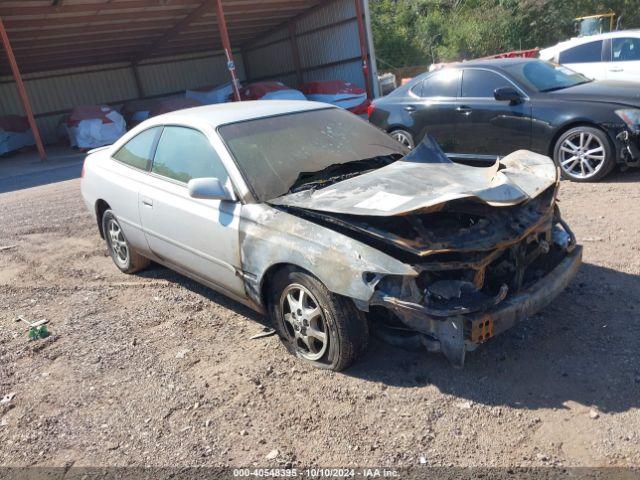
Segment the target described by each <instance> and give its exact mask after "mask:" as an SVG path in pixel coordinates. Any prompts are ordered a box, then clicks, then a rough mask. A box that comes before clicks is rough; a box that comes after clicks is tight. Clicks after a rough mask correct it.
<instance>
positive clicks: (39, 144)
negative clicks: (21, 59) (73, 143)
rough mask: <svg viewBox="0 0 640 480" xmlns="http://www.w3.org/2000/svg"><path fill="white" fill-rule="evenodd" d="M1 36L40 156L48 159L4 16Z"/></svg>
mask: <svg viewBox="0 0 640 480" xmlns="http://www.w3.org/2000/svg"><path fill="white" fill-rule="evenodd" d="M0 37H1V38H2V43H3V45H4V49H5V51H6V52H7V58H8V59H9V65H10V66H11V72H12V73H13V78H14V80H15V81H16V88H17V89H18V94H19V95H20V99H21V100H22V106H23V108H24V111H25V113H26V115H27V120H28V121H29V126H30V127H31V132H32V133H33V138H34V140H35V141H36V147H37V148H38V154H39V155H40V158H41V159H42V160H46V159H47V152H45V150H44V145H43V144H42V137H41V136H40V130H38V125H36V119H35V118H34V116H33V110H32V109H31V103H30V102H29V96H28V95H27V89H26V88H25V87H24V83H23V81H22V75H20V69H19V68H18V63H17V62H16V57H15V56H14V55H13V50H12V49H11V43H10V42H9V37H8V36H7V31H6V30H5V28H4V23H3V22H2V17H0Z"/></svg>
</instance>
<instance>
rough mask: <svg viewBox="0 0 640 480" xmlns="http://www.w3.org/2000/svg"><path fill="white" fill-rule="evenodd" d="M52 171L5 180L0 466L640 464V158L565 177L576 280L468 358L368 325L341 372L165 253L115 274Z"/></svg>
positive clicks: (0, 213)
mask: <svg viewBox="0 0 640 480" xmlns="http://www.w3.org/2000/svg"><path fill="white" fill-rule="evenodd" d="M55 172H56V171H55V170H52V171H51V172H50V173H49V174H47V173H43V174H42V175H43V181H42V182H40V183H43V185H40V186H33V187H31V188H23V189H21V190H13V191H12V189H11V188H4V189H3V190H2V191H3V192H4V193H0V225H2V229H1V230H0V247H10V248H7V249H4V250H0V290H1V292H2V294H1V295H0V326H1V328H0V397H1V396H4V395H6V394H10V393H15V396H14V397H13V399H12V400H11V401H9V402H6V403H4V404H2V405H0V458H2V459H3V462H2V463H3V465H5V466H27V465H38V466H45V465H47V466H48V465H55V466H60V465H67V466H71V465H74V466H102V465H104V466H107V465H108V466H118V465H119V466H125V465H157V466H200V465H236V466H242V465H246V466H251V465H261V466H265V464H273V465H286V464H290V465H294V466H342V465H351V466H353V465H361V466H368V465H388V466H395V467H401V466H409V465H411V466H413V465H423V464H426V465H461V466H473V465H482V466H507V465H508V466H512V465H523V466H528V465H562V466H572V465H579V466H610V465H615V466H629V465H640V449H638V442H640V433H639V432H640V415H639V413H640V412H639V408H640V361H639V360H640V353H639V352H640V307H639V305H638V299H640V276H639V275H640V244H639V243H638V238H639V236H640V189H638V184H639V182H640V172H637V171H632V172H625V173H614V174H613V175H611V176H610V177H608V178H607V179H605V180H604V181H602V182H600V183H597V184H577V183H569V182H563V183H562V186H561V193H560V200H561V202H560V206H561V209H562V211H563V214H564V217H565V219H566V220H567V221H568V223H569V224H570V225H571V227H572V228H573V229H574V231H575V233H576V235H577V236H578V240H579V241H580V243H582V244H583V245H584V247H585V252H584V253H585V254H584V265H583V267H582V269H581V272H580V274H579V276H578V278H577V279H576V280H575V281H574V282H573V284H572V285H571V286H570V287H569V288H568V290H567V291H566V292H565V293H564V294H562V295H561V297H560V298H558V299H557V300H556V301H555V302H554V303H553V304H552V305H551V306H549V307H548V308H546V309H545V310H544V311H543V312H542V314H540V315H538V316H536V317H534V318H531V319H530V320H529V321H528V322H527V323H526V324H522V325H520V326H518V327H517V328H515V329H513V330H511V331H509V332H508V333H506V334H505V335H504V336H502V337H498V338H495V339H493V340H492V341H491V342H489V343H488V344H486V345H484V346H483V347H481V348H480V349H479V350H478V351H476V352H474V353H473V354H471V355H469V356H468V357H467V364H466V366H465V368H464V370H453V369H452V368H451V367H450V366H449V364H448V363H447V361H446V360H445V359H444V357H441V356H438V355H430V354H427V353H424V352H407V351H403V350H399V349H396V348H393V347H390V346H387V345H385V344H383V343H381V342H379V341H374V342H373V343H372V346H371V348H370V349H369V351H368V353H367V354H366V355H365V356H364V357H363V358H361V359H360V360H359V362H358V363H357V364H356V365H355V366H354V367H352V368H350V369H348V370H347V371H346V372H343V373H332V372H326V371H320V370H314V369H312V368H310V367H306V366H305V365H304V364H303V363H302V362H300V361H298V360H296V359H295V358H293V357H292V356H291V355H289V354H288V353H286V351H285V349H284V348H283V347H282V346H281V345H280V343H279V341H278V339H277V338H276V337H274V336H270V337H266V338H262V339H251V338H250V337H252V336H253V335H254V334H257V333H259V332H260V331H261V330H262V328H263V326H262V325H263V322H264V319H263V318H261V317H259V316H257V315H256V314H254V313H252V312H251V311H249V310H248V309H246V308H244V307H242V306H240V305H239V304H237V303H234V302H232V301H230V300H227V299H225V298H224V297H222V296H220V295H218V294H216V293H214V292H212V291H210V290H208V289H206V288H204V287H201V286H199V285H198V284H196V283H194V282H192V281H191V280H188V279H186V278H184V277H182V276H180V275H178V274H175V273H173V272H171V271H169V270H167V269H165V268H161V267H158V266H154V267H152V268H150V269H148V270H146V271H144V272H142V273H140V274H138V275H135V276H126V275H124V274H121V273H120V272H119V271H118V270H117V269H116V268H115V266H114V265H113V263H112V261H111V259H110V258H109V257H108V256H107V252H106V249H105V246H104V244H103V242H102V240H101V239H100V237H99V235H98V232H97V228H96V226H95V224H94V223H93V221H92V220H91V219H90V217H89V215H88V214H87V213H86V211H85V208H84V205H83V204H82V203H81V199H80V192H79V180H78V179H72V180H65V181H58V180H60V172H58V174H57V176H56V173H55ZM47 178H50V179H51V181H55V182H54V183H47V180H46V179H47ZM10 183H11V182H8V184H10ZM18 315H21V316H22V317H24V318H25V319H26V320H28V321H38V320H42V319H46V320H48V321H49V323H48V326H49V330H50V331H51V333H52V334H53V335H52V336H51V337H50V338H48V339H46V340H37V341H33V342H29V341H28V338H27V333H26V331H25V325H24V323H22V322H16V317H17V316H18ZM267 458H268V460H266V459H267Z"/></svg>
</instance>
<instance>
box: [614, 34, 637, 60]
mask: <svg viewBox="0 0 640 480" xmlns="http://www.w3.org/2000/svg"><path fill="white" fill-rule="evenodd" d="M638 60H640V38H614V39H613V61H614V62H633V61H638Z"/></svg>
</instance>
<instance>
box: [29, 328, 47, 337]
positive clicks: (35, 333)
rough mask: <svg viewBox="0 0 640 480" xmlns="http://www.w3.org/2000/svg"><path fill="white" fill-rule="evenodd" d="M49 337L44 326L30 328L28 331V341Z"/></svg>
mask: <svg viewBox="0 0 640 480" xmlns="http://www.w3.org/2000/svg"><path fill="white" fill-rule="evenodd" d="M49 335H50V333H49V329H48V328H47V326H46V325H40V326H39V327H31V328H30V329H29V340H38V339H39V338H47V337H48V336H49Z"/></svg>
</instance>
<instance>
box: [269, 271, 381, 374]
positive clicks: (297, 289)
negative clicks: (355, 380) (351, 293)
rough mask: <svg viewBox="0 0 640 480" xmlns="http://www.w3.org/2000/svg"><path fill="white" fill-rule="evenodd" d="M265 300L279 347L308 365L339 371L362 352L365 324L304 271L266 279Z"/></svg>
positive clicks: (354, 310) (347, 304)
mask: <svg viewBox="0 0 640 480" xmlns="http://www.w3.org/2000/svg"><path fill="white" fill-rule="evenodd" d="M268 301H269V313H270V315H271V321H272V323H273V327H274V328H275V330H276V332H277V333H278V335H279V336H280V339H281V340H282V343H283V344H284V345H285V347H286V348H287V350H288V351H289V352H290V353H292V354H293V355H296V356H297V357H299V358H301V359H302V360H304V361H305V362H307V363H309V364H311V365H313V366H314V367H317V368H325V369H329V370H333V371H340V370H343V369H345V368H347V367H349V366H350V365H351V364H352V363H353V362H354V361H355V360H356V358H358V357H359V356H360V355H361V354H362V353H363V352H364V351H365V350H366V348H367V345H368V342H369V325H368V323H367V320H366V318H365V317H364V315H363V313H362V312H360V311H359V310H358V309H357V308H356V306H355V305H354V303H353V301H352V300H350V299H348V298H346V297H342V296H340V295H336V294H335V293H332V292H330V291H329V290H328V289H327V287H325V286H324V285H323V284H322V282H320V281H319V280H318V279H317V278H315V277H313V276H311V275H309V274H308V273H305V272H302V271H300V270H296V269H293V268H286V269H283V270H280V271H279V272H278V273H277V274H276V275H275V276H274V277H273V279H272V281H271V285H270V288H269V298H268Z"/></svg>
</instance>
